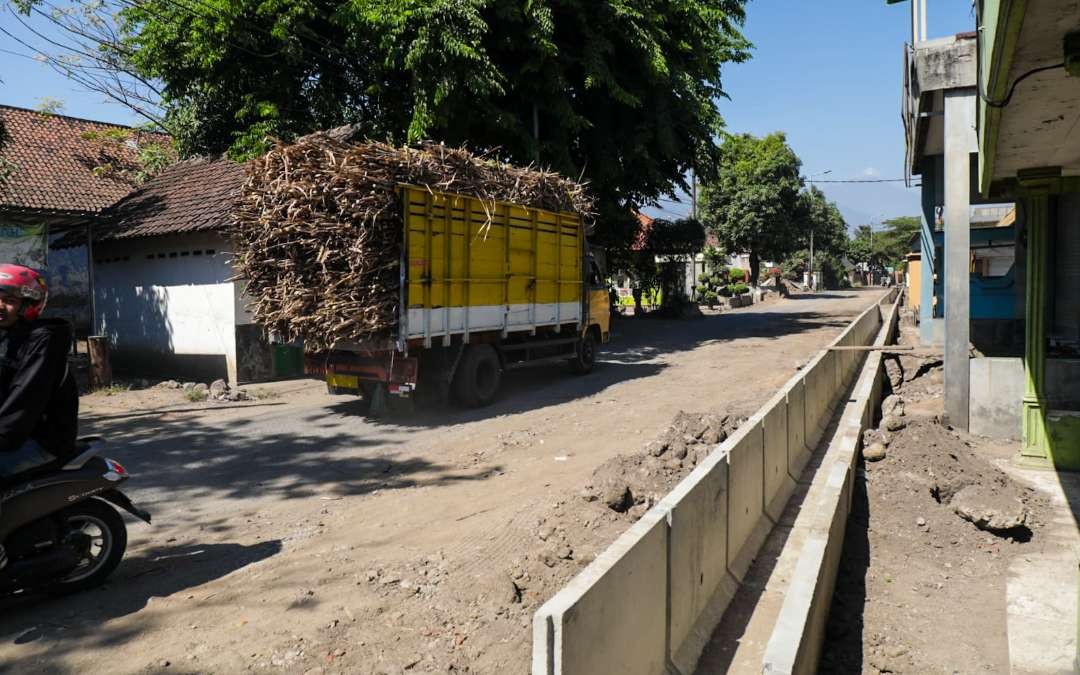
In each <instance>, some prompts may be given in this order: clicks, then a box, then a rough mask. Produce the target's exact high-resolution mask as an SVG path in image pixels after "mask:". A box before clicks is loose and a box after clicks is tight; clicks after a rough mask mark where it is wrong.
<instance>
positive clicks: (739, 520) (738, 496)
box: [727, 418, 769, 581]
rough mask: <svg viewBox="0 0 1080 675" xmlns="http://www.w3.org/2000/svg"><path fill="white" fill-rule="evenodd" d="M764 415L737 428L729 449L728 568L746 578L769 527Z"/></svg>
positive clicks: (736, 575) (736, 574) (733, 573)
mask: <svg viewBox="0 0 1080 675" xmlns="http://www.w3.org/2000/svg"><path fill="white" fill-rule="evenodd" d="M763 436H764V434H763V431H762V424H761V418H756V419H755V418H751V419H749V420H747V421H746V423H744V424H743V426H742V427H741V428H740V429H739V431H737V432H736V434H735V437H734V440H733V441H732V444H731V446H730V450H729V452H728V471H729V473H728V495H729V497H728V542H727V556H728V571H730V572H731V574H732V575H733V576H734V577H735V578H736V579H738V580H739V581H742V578H743V576H744V575H745V574H746V570H747V568H749V567H750V563H751V562H752V561H753V559H754V556H755V555H756V554H757V550H758V548H760V546H761V544H762V542H763V541H764V540H765V536H766V535H767V534H768V531H769V520H768V519H767V518H766V517H765V504H764V484H765V480H764V479H765V476H764V457H763V454H764V453H763V452H762V441H763Z"/></svg>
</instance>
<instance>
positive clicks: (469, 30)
mask: <svg viewBox="0 0 1080 675" xmlns="http://www.w3.org/2000/svg"><path fill="white" fill-rule="evenodd" d="M745 1H746V0H349V1H343V0H193V1H191V0H189V1H182V2H177V1H176V0H140V1H139V2H131V0H97V2H95V3H93V4H94V6H95V8H97V9H95V12H96V13H95V14H94V15H93V21H92V23H93V25H94V26H99V25H101V22H102V21H104V20H105V19H104V18H103V16H102V11H101V10H100V7H101V6H109V5H111V4H112V3H116V4H115V7H116V11H115V12H114V13H113V14H112V15H111V16H112V17H114V19H115V21H116V30H115V31H114V32H110V31H104V30H100V29H96V30H97V32H94V31H88V30H86V25H85V24H86V23H87V22H86V21H83V25H82V29H81V30H80V32H79V33H78V35H79V36H80V37H79V39H80V40H83V41H84V42H83V49H82V51H83V52H86V51H87V50H88V49H93V50H95V51H94V53H97V54H98V55H99V57H98V59H97V61H91V62H90V65H91V66H92V68H90V69H87V70H86V71H84V72H83V73H81V75H83V76H87V77H89V76H92V75H93V73H97V72H100V71H99V70H95V69H94V68H97V69H100V68H105V69H106V70H108V69H113V70H114V71H116V72H122V73H123V74H124V75H125V76H128V77H133V78H134V79H135V80H136V81H138V82H139V83H141V85H143V87H142V88H139V87H129V88H130V89H137V90H138V91H139V92H140V93H141V94H142V97H141V98H140V99H139V101H140V102H144V101H145V100H148V99H152V98H154V95H155V94H156V95H157V99H158V100H157V103H158V104H159V107H160V109H161V110H162V111H163V114H161V115H159V116H158V119H159V121H160V123H161V124H162V125H163V126H164V127H165V128H166V129H167V130H168V131H169V132H170V133H172V134H173V135H174V136H175V137H176V138H178V140H179V142H180V149H181V152H183V153H185V154H190V153H204V152H211V153H216V152H221V151H228V152H230V154H231V155H232V156H234V157H236V158H244V157H248V156H251V155H253V154H255V153H258V152H260V151H262V150H263V149H264V148H265V147H266V142H267V138H268V137H279V138H284V139H286V140H288V139H291V138H293V137H295V136H297V135H300V134H303V133H307V132H310V131H313V130H316V129H320V128H327V127H333V126H337V125H341V124H354V125H357V127H358V129H359V130H360V131H361V132H362V133H364V134H367V135H368V136H370V137H374V138H378V139H386V140H390V141H393V142H414V141H419V140H422V139H434V140H438V141H445V142H447V143H451V144H455V145H456V144H467V145H469V146H470V147H472V148H474V149H477V150H483V151H494V152H497V153H498V154H500V155H501V156H503V157H505V158H508V159H510V160H512V161H515V162H518V163H529V162H533V161H538V162H539V163H540V164H541V165H545V166H550V167H552V168H554V169H556V170H558V171H560V172H562V173H564V174H567V175H570V176H573V177H578V176H582V177H584V178H585V179H586V180H588V181H590V182H591V184H592V187H593V190H594V192H595V194H596V195H597V197H598V199H599V206H600V209H601V216H602V218H601V222H600V226H601V230H600V232H599V235H600V237H601V238H604V239H607V240H609V242H611V243H622V244H625V243H627V242H628V241H629V239H630V237H631V235H632V232H633V226H632V221H631V219H629V218H625V217H623V215H624V214H625V212H626V211H627V210H628V209H629V208H631V207H634V206H636V205H639V204H644V203H649V202H651V201H653V200H655V199H656V198H658V197H660V196H663V195H665V194H668V195H672V194H675V193H676V192H678V191H679V190H681V189H685V188H686V187H687V186H686V185H685V180H684V178H683V176H685V175H686V174H687V173H688V171H689V169H690V168H692V167H694V166H697V168H698V169H699V171H702V172H706V173H707V172H708V170H709V168H710V167H711V166H712V164H713V162H714V161H715V160H716V159H717V157H716V151H715V149H714V148H713V144H712V139H713V138H714V137H715V135H716V134H718V133H719V132H720V130H721V128H722V119H721V117H720V114H719V112H718V109H717V101H718V100H719V99H721V98H724V97H725V96H726V94H725V92H724V90H723V88H722V86H721V69H722V66H724V65H725V64H727V63H732V62H740V61H743V60H745V59H747V58H748V57H749V49H750V44H749V43H748V41H747V40H746V39H745V38H744V37H743V35H742V34H741V32H740V29H741V26H742V23H743V21H744V18H745V13H744V4H745ZM17 2H18V3H20V4H21V5H22V6H23V7H24V8H26V9H27V11H29V12H33V11H35V4H36V2H38V0H17ZM62 21H64V22H68V23H71V22H72V21H74V23H75V25H76V26H79V21H80V20H79V19H78V18H77V17H76V18H74V19H72V18H71V17H64V18H63V19H62ZM113 33H115V39H113V38H112V37H110V36H111V35H112V34H113ZM87 34H90V35H92V36H94V39H93V40H92V41H91V43H90V44H87V43H86V42H85V37H84V36H85V35H87ZM100 55H105V56H103V57H102V56H100ZM59 67H65V66H63V64H61V65H60V66H59ZM125 82H129V80H125ZM110 86H112V85H110V84H109V83H107V82H106V83H105V87H106V88H108V87H110ZM122 96H123V94H121V97H122ZM143 108H144V109H145V106H143Z"/></svg>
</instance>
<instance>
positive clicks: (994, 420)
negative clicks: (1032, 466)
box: [969, 358, 1052, 440]
mask: <svg viewBox="0 0 1080 675" xmlns="http://www.w3.org/2000/svg"><path fill="white" fill-rule="evenodd" d="M970 367H971V404H970V412H969V414H970V415H971V433H973V434H978V435H979V436H987V437H990V438H1000V439H1009V440H1020V433H1021V426H1022V419H1021V414H1020V410H1021V406H1020V405H1019V404H1017V401H1019V400H1021V399H1022V398H1023V397H1024V361H1023V359H1021V358H981V359H971V364H970ZM1051 370H1052V369H1051Z"/></svg>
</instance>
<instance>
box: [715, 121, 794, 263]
mask: <svg viewBox="0 0 1080 675" xmlns="http://www.w3.org/2000/svg"><path fill="white" fill-rule="evenodd" d="M719 155H720V159H719V164H718V166H717V170H716V174H715V176H713V177H711V178H708V179H706V180H705V181H704V182H703V184H702V199H701V206H700V212H701V214H702V220H703V221H704V222H705V224H706V225H707V226H708V227H709V228H710V229H711V230H712V231H713V232H715V233H716V236H717V237H718V238H719V239H720V241H721V243H723V245H724V246H725V248H726V249H727V250H729V251H745V252H746V253H748V254H749V255H750V274H751V283H756V280H757V278H758V269H759V267H760V263H761V260H763V259H765V258H771V259H773V260H781V259H783V258H784V257H785V256H786V255H787V254H788V253H790V252H791V251H792V250H794V249H795V248H797V247H798V245H799V242H800V241H801V239H802V237H803V235H804V225H805V216H804V215H803V213H802V209H801V208H800V205H801V198H800V190H801V189H802V178H801V177H800V175H799V169H800V167H801V166H802V162H801V161H800V160H799V158H798V156H797V155H796V154H795V151H794V150H792V149H791V146H789V145H788V143H787V138H786V137H785V136H784V134H783V133H782V132H774V133H771V134H769V135H768V136H765V137H763V138H757V137H755V136H751V135H750V134H741V135H737V136H732V135H729V136H727V137H726V138H725V139H724V142H723V143H722V144H721V145H720V148H719Z"/></svg>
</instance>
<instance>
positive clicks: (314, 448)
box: [0, 289, 881, 674]
mask: <svg viewBox="0 0 1080 675" xmlns="http://www.w3.org/2000/svg"><path fill="white" fill-rule="evenodd" d="M880 294H881V290H880V289H871V290H866V291H846V292H840V293H822V294H806V295H800V296H796V297H793V298H791V299H788V300H783V301H780V302H776V303H770V304H768V305H759V306H753V307H749V308H745V309H741V310H735V311H731V312H724V313H723V314H718V315H709V316H705V317H703V318H700V319H696V320H688V321H665V320H656V319H647V318H641V319H627V320H622V321H619V322H618V323H617V324H616V326H615V338H614V341H613V343H612V344H611V345H610V346H609V348H608V349H607V350H606V351H605V352H604V353H602V355H601V361H600V363H599V365H598V367H597V369H596V371H595V372H593V373H592V374H591V375H588V376H585V377H572V376H569V375H564V374H562V373H561V372H553V370H554V369H551V368H546V369H539V370H535V371H524V372H520V373H514V374H513V375H511V376H509V377H508V378H507V381H506V382H505V385H506V386H505V392H504V395H503V397H502V398H501V399H500V400H499V401H498V402H497V403H495V404H494V405H493V406H491V407H489V408H487V409H484V410H478V411H463V410H456V409H427V408H420V409H416V410H409V409H408V408H409V407H408V406H401V407H400V409H399V410H397V411H394V412H392V413H391V414H390V415H388V416H387V417H386V418H383V419H379V420H369V419H365V418H364V417H362V416H361V415H359V413H358V411H359V408H360V405H359V403H358V402H357V401H356V400H354V399H350V398H347V397H329V396H327V395H326V394H325V393H324V392H325V390H324V388H323V387H322V385H321V384H320V383H318V382H310V381H294V382H285V383H276V384H271V385H263V386H260V387H250V388H248V391H249V393H252V394H254V395H255V396H256V397H257V399H258V400H255V401H250V402H234V403H218V402H198V403H193V402H188V401H186V400H184V397H183V394H182V392H179V391H176V390H161V389H147V390H138V391H128V392H114V393H112V395H105V394H104V393H98V394H94V395H91V396H87V397H84V399H83V402H82V403H83V413H84V423H85V432H87V433H100V434H103V435H106V436H108V437H109V438H110V439H111V447H110V450H109V453H108V454H109V455H111V456H114V457H115V458H116V459H118V460H120V461H121V462H123V463H124V464H125V465H126V466H127V468H128V469H129V470H130V471H132V473H133V474H134V478H133V479H132V480H131V482H130V483H129V484H128V485H127V486H125V490H126V491H127V492H128V493H129V494H130V495H131V496H132V497H133V498H134V499H135V500H136V501H137V502H139V503H140V505H142V506H144V507H147V508H149V509H150V510H151V511H152V512H153V513H154V516H155V525H154V526H153V527H146V526H143V525H140V524H134V523H132V524H130V532H131V545H130V549H129V553H128V557H127V559H126V560H125V562H124V563H123V564H122V565H121V567H120V569H119V570H118V571H117V573H116V574H115V575H114V577H113V578H112V579H111V581H110V582H109V584H108V585H107V586H106V587H105V588H103V589H100V590H98V591H93V592H88V593H84V594H81V595H78V596H73V597H69V598H60V599H48V598H40V597H33V598H19V599H15V600H8V601H4V602H3V603H0V672H44V673H159V672H160V673H174V672H175V673H235V672H247V671H270V672H288V673H311V674H314V673H320V672H323V673H402V672H410V673H411V672H470V673H525V672H528V670H529V654H530V641H531V619H532V614H533V613H534V612H535V610H536V608H537V607H538V606H539V604H541V603H542V602H543V601H544V600H546V599H547V598H548V597H550V596H551V595H552V594H553V593H554V592H555V591H557V590H558V589H559V588H560V587H561V586H562V585H564V584H565V583H566V582H567V581H569V579H570V578H572V577H573V576H574V575H575V574H577V573H578V572H579V571H580V570H581V569H582V567H584V565H586V564H587V563H588V562H589V561H591V560H592V559H593V558H594V557H595V555H596V554H597V553H598V552H599V551H601V550H602V549H603V548H604V547H606V546H607V545H608V544H609V543H610V542H611V541H612V540H613V539H614V538H615V537H617V536H618V535H619V534H620V533H621V532H622V531H623V530H625V529H626V527H627V526H628V525H629V524H630V523H631V522H633V520H634V519H635V518H637V517H639V516H640V514H641V513H642V512H643V511H644V509H645V508H647V506H648V505H649V504H650V503H652V502H653V501H655V500H656V499H658V498H659V497H660V496H662V495H663V493H664V492H666V491H667V490H669V489H670V487H671V486H672V485H673V484H674V483H675V482H676V481H677V480H678V479H679V477H681V476H682V475H684V474H685V473H686V472H687V471H689V469H690V468H691V467H692V466H693V464H694V462H695V461H696V460H697V459H698V457H699V456H700V454H701V448H702V447H704V446H707V444H708V443H710V442H712V441H713V440H714V439H715V438H718V437H719V436H721V435H722V434H725V433H729V432H730V430H732V429H733V428H734V427H735V426H736V425H737V424H738V423H739V421H740V418H742V417H744V416H747V415H749V414H751V413H752V412H753V411H754V410H756V409H757V408H758V407H759V406H760V404H761V403H762V402H763V401H764V400H766V398H767V397H768V396H770V395H771V394H772V392H774V391H775V390H776V388H777V387H779V386H780V385H781V384H783V382H784V381H786V380H787V379H788V378H789V377H791V375H792V374H793V373H795V372H796V369H797V368H799V367H801V366H802V365H803V364H804V363H805V362H806V361H808V360H809V359H810V358H811V357H812V356H813V355H814V354H815V353H816V352H817V351H818V350H819V349H821V348H822V347H823V346H824V345H825V344H826V343H827V342H828V341H829V340H830V339H832V338H833V337H834V336H835V335H836V334H837V333H839V331H840V330H841V329H842V327H843V326H844V325H846V324H847V323H848V322H849V321H850V320H851V319H852V318H854V317H855V316H856V315H857V314H858V313H859V312H860V311H862V310H863V309H865V308H866V307H868V306H869V305H870V304H872V303H873V302H874V301H876V300H877V298H878V297H879V296H880ZM661 446H662V447H663V449H662V450H661ZM684 451H685V452H684ZM613 505H615V506H613Z"/></svg>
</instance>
